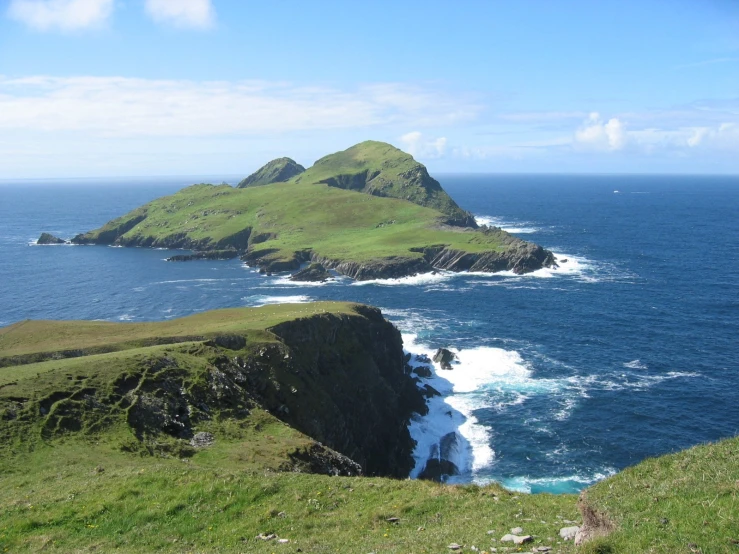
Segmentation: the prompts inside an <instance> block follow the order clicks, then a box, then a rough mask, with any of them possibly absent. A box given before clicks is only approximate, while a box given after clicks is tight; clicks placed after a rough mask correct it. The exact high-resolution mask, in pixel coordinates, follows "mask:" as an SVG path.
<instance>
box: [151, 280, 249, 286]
mask: <svg viewBox="0 0 739 554" xmlns="http://www.w3.org/2000/svg"><path fill="white" fill-rule="evenodd" d="M232 280H233V281H241V280H242V279H232ZM244 280H245V279H244ZM214 281H220V279H174V280H172V281H156V282H154V283H152V285H171V284H175V283H212V282H214Z"/></svg>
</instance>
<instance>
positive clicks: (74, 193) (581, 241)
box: [0, 175, 739, 492]
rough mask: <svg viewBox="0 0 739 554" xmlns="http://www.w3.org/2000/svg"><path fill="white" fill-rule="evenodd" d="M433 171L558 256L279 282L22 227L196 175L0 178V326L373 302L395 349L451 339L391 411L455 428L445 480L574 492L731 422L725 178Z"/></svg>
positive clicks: (731, 228)
mask: <svg viewBox="0 0 739 554" xmlns="http://www.w3.org/2000/svg"><path fill="white" fill-rule="evenodd" d="M438 177H439V180H440V181H441V183H442V185H443V186H444V187H445V188H446V190H447V191H448V192H449V193H450V194H451V195H452V197H453V198H455V199H456V200H457V202H458V203H459V204H460V205H461V206H462V207H464V208H466V209H469V210H471V211H472V212H473V213H474V214H475V215H476V217H477V218H478V221H479V222H485V223H488V224H494V225H498V226H500V227H502V228H504V229H506V230H508V231H509V232H511V233H513V234H515V235H518V236H520V237H521V238H524V239H526V240H531V241H535V242H537V243H539V244H541V245H543V246H545V247H546V248H549V249H551V250H552V251H553V252H555V253H556V255H557V256H558V258H559V260H560V261H561V262H562V261H563V260H567V261H566V262H562V263H561V267H560V269H558V270H542V271H539V272H536V273H534V274H532V275H526V276H516V275H512V274H496V275H490V274H449V273H439V274H436V275H424V276H418V277H412V278H406V279H401V280H397V281H373V282H364V283H354V282H351V281H349V280H347V279H338V280H336V281H334V282H330V283H328V284H324V285H304V284H303V285H296V284H292V283H290V282H289V281H287V280H286V279H285V278H284V276H280V275H277V276H272V277H267V276H263V275H259V274H258V273H257V272H255V271H254V270H253V269H252V268H249V267H246V266H245V265H243V264H242V263H241V262H239V261H238V260H232V261H195V262H189V263H170V262H166V261H164V258H166V257H167V256H168V255H170V252H167V251H162V250H149V249H139V248H133V249H127V248H111V247H104V246H35V245H34V244H33V243H34V241H35V239H36V238H37V237H38V236H39V234H40V233H41V232H42V231H47V232H51V233H53V234H55V235H58V236H61V237H65V238H69V237H71V236H73V235H75V234H76V233H79V232H83V231H87V230H90V229H93V228H95V227H98V226H100V225H102V224H103V223H105V222H107V221H108V220H110V219H112V218H114V217H116V216H119V215H121V214H123V213H125V212H127V211H129V210H131V209H133V208H135V207H137V206H139V205H141V204H143V203H145V202H147V201H149V200H151V199H154V198H156V197H159V196H162V195H165V194H170V193H173V192H175V191H176V190H178V189H179V188H181V187H183V186H186V185H188V184H191V183H192V182H200V181H202V180H203V179H202V178H187V177H185V178H152V179H140V178H139V179H131V180H125V179H124V180H121V179H118V180H108V181H106V180H84V181H75V180H49V181H16V182H0V326H4V325H9V324H11V323H14V322H17V321H20V320H23V319H26V318H33V319H39V318H49V319H52V318H53V319H103V320H110V321H148V320H162V319H168V318H173V317H180V316H184V315H188V314H192V313H195V312H200V311H203V310H209V309H213V308H222V307H233V306H258V305H263V304H269V303H279V302H308V301H311V300H352V301H357V302H364V303H368V304H373V305H376V306H379V307H381V308H382V309H383V311H384V313H385V314H386V316H387V317H388V318H389V319H391V320H392V321H393V322H394V323H395V324H396V325H397V326H398V327H399V328H400V329H401V331H402V332H403V334H404V339H405V344H406V348H407V349H408V351H409V352H411V353H413V354H424V353H425V354H433V352H434V351H435V349H436V348H438V347H449V348H452V349H454V350H455V351H456V352H457V353H458V357H459V362H458V363H456V364H455V365H454V369H453V370H452V371H442V370H438V368H437V371H436V372H435V376H433V377H432V378H431V379H430V380H428V382H429V383H430V384H432V386H434V387H435V388H437V389H438V390H440V391H441V392H442V393H444V395H445V396H443V397H440V398H436V399H434V400H433V401H432V404H431V412H430V414H429V416H427V417H424V418H417V419H416V420H414V421H413V422H412V423H411V431H412V433H413V435H414V437H416V439H417V440H418V442H419V446H418V448H417V450H416V454H417V456H418V458H419V460H420V459H424V458H425V457H426V456H427V455H428V452H429V449H430V448H431V447H432V445H433V443H434V442H435V441H436V440H438V438H439V437H440V436H442V435H444V434H446V433H447V432H456V433H458V435H459V439H460V440H459V447H458V449H457V450H458V451H457V452H456V453H455V461H456V463H457V464H458V465H459V466H460V467H461V468H462V470H463V472H462V475H460V476H459V477H457V478H456V479H455V480H456V481H471V480H472V481H476V482H487V481H490V480H496V481H500V482H502V483H503V484H504V485H506V486H508V487H510V488H512V489H516V490H520V491H530V492H542V491H547V492H573V491H577V490H580V489H581V488H583V487H585V486H587V485H588V484H590V483H592V482H594V481H596V480H599V479H602V478H604V477H605V476H608V475H610V474H612V473H614V472H616V471H618V470H620V469H622V468H624V467H626V466H629V465H632V464H634V463H637V462H639V461H640V460H643V459H644V458H646V457H649V456H655V455H659V454H664V453H667V452H673V451H676V450H679V449H683V448H686V447H689V446H691V445H694V444H697V443H701V442H705V441H712V440H716V439H720V438H723V437H729V436H733V435H736V434H737V433H739V178H737V177H701V176H690V177H688V176H681V177H674V176H603V175H597V176H596V175H593V176H582V175H580V176H567V175H441V176H438ZM221 180H223V179H222V178H221V177H218V178H214V179H211V181H213V182H221ZM225 180H226V181H228V182H231V183H233V182H235V179H234V178H233V177H231V178H229V177H228V176H227V177H226V178H225ZM414 359H415V358H414ZM419 469H420V468H417V469H416V470H415V471H416V472H417V471H418V470H419Z"/></svg>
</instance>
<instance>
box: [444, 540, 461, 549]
mask: <svg viewBox="0 0 739 554" xmlns="http://www.w3.org/2000/svg"><path fill="white" fill-rule="evenodd" d="M447 548H449V550H462V547H461V546H460V545H458V544H457V543H456V542H453V543H452V544H450V545H449V546H448V547H447Z"/></svg>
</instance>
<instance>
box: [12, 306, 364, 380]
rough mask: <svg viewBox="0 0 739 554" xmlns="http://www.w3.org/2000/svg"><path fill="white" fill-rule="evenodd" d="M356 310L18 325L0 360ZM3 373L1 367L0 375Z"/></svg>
mask: <svg viewBox="0 0 739 554" xmlns="http://www.w3.org/2000/svg"><path fill="white" fill-rule="evenodd" d="M354 306H356V305H355V304H352V303H348V302H312V303H310V304H280V305H276V306H262V307H260V308H229V309H223V310H213V311H209V312H203V313H199V314H195V315H191V316H187V317H182V318H178V319H171V320H167V321H157V322H144V323H113V322H108V321H43V320H41V321H39V320H34V321H21V322H19V323H16V324H14V325H10V326H8V327H3V328H0V358H4V357H10V356H19V355H24V354H32V353H36V352H57V351H62V350H70V349H81V350H89V349H95V348H102V347H111V348H113V349H115V350H125V349H129V348H138V347H140V346H141V344H142V343H146V342H147V341H148V340H151V339H155V338H162V337H184V338H187V337H193V336H202V337H209V336H212V335H216V334H223V333H240V332H248V331H265V330H267V329H268V328H269V327H273V326H275V325H277V324H279V323H282V322H284V321H288V320H292V319H296V318H301V317H310V316H311V315H316V314H322V313H327V312H330V313H338V314H353V313H355V312H354ZM265 338H266V337H265ZM4 371H5V370H1V369H0V373H1V372H4Z"/></svg>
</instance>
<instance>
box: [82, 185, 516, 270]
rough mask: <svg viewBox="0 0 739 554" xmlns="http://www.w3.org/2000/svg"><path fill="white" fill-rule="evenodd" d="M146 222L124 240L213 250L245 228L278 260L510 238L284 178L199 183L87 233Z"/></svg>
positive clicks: (487, 243)
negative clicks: (247, 184)
mask: <svg viewBox="0 0 739 554" xmlns="http://www.w3.org/2000/svg"><path fill="white" fill-rule="evenodd" d="M142 214H146V217H145V219H143V220H142V221H141V222H139V223H138V224H137V225H135V226H134V227H133V228H131V229H130V230H129V231H127V232H126V233H124V234H123V235H122V240H123V241H124V243H125V241H134V242H138V243H141V242H142V241H146V240H147V239H151V240H150V241H149V242H150V243H151V241H159V242H158V243H157V244H165V243H166V241H167V239H168V237H170V238H171V237H177V236H181V235H183V236H187V237H188V238H189V239H191V240H193V241H203V243H205V245H206V246H210V247H211V248H213V247H216V246H222V245H224V244H230V243H229V240H230V237H233V236H235V235H237V234H238V233H239V232H241V231H243V230H244V229H247V228H250V229H252V234H253V235H263V236H264V237H265V238H266V240H265V241H264V242H261V243H259V244H253V245H252V246H251V249H252V250H253V251H255V252H259V251H267V250H270V249H275V250H276V253H275V254H274V255H273V258H274V259H287V260H289V259H292V258H293V257H294V255H295V253H296V252H305V251H313V252H315V253H316V254H318V255H320V256H322V257H325V258H330V259H336V260H343V261H358V262H364V261H372V260H379V259H383V258H388V257H392V256H398V257H405V258H419V257H421V254H419V253H418V252H413V251H411V249H419V248H424V247H428V246H437V245H447V246H450V247H452V248H456V249H459V250H463V251H466V252H486V251H500V250H502V249H504V248H505V247H506V243H507V241H508V240H510V236H509V235H507V234H506V233H504V232H503V231H500V232H498V233H495V232H493V233H483V232H481V231H472V230H464V229H462V228H450V227H443V228H442V227H440V226H439V219H440V218H441V215H440V214H439V212H437V211H435V210H432V209H430V208H424V207H422V206H418V205H416V204H412V203H410V202H406V201H403V200H398V199H393V198H381V197H376V196H370V195H367V194H358V193H356V192H352V191H346V190H342V189H337V188H333V187H329V186H327V185H310V186H307V185H305V184H299V183H276V184H271V185H266V186H261V187H254V188H246V189H234V188H232V187H229V186H227V185H220V186H213V185H193V186H191V187H188V188H185V189H183V190H181V191H179V192H178V193H176V194H174V195H172V196H168V197H164V198H160V199H158V200H155V201H153V202H151V203H149V204H147V205H146V206H144V207H143V208H139V209H137V210H134V211H133V212H131V213H129V214H127V215H125V216H123V217H121V218H118V219H116V220H113V221H111V222H110V223H108V224H106V225H105V226H103V227H101V228H100V229H98V230H96V231H91V232H90V233H87V234H86V235H85V236H86V237H87V238H88V239H92V240H95V239H96V238H98V237H100V236H101V235H102V236H105V233H108V232H110V231H111V230H112V229H116V228H118V227H120V226H121V225H124V224H125V223H126V222H128V221H131V220H133V219H134V218H135V217H140V216H141V215H142Z"/></svg>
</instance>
